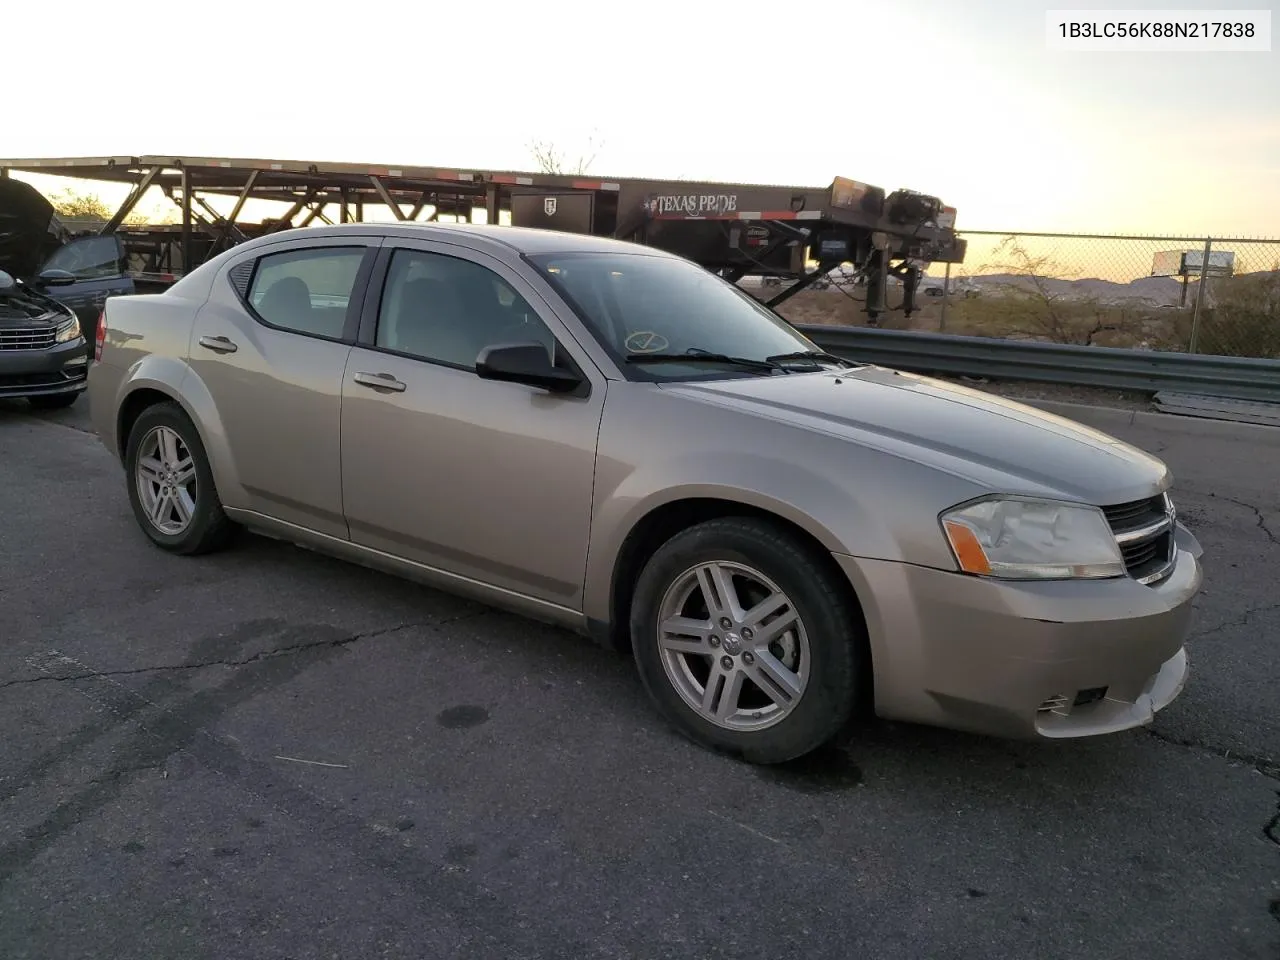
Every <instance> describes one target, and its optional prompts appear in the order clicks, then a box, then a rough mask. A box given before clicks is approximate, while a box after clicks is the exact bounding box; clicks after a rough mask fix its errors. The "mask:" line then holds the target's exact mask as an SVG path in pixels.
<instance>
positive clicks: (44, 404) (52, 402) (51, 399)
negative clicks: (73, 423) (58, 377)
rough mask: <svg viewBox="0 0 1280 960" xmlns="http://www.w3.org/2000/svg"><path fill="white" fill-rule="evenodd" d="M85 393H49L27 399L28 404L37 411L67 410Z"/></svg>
mask: <svg viewBox="0 0 1280 960" xmlns="http://www.w3.org/2000/svg"><path fill="white" fill-rule="evenodd" d="M82 392H83V391H76V392H75V393H47V394H44V395H42V396H38V397H27V403H29V404H31V406H32V407H34V408H35V409H36V410H65V409H66V408H67V407H69V406H71V405H72V404H73V403H75V402H76V401H77V400H79V399H80V394H81V393H82Z"/></svg>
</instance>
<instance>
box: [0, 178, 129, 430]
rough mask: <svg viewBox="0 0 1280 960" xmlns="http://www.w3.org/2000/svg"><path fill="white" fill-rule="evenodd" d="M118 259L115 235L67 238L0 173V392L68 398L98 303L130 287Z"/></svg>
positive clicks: (84, 364)
mask: <svg viewBox="0 0 1280 960" xmlns="http://www.w3.org/2000/svg"><path fill="white" fill-rule="evenodd" d="M122 262H123V256H122V252H121V243H120V240H119V239H118V238H117V237H115V236H111V235H108V236H90V237H81V238H71V237H70V235H69V234H68V233H67V231H66V230H65V229H64V228H63V226H62V225H61V223H60V222H59V221H58V218H57V216H56V215H55V213H54V209H53V206H52V204H50V203H49V201H48V200H47V199H45V197H44V196H42V195H41V194H40V192H39V191H38V190H36V189H35V188H34V187H32V186H31V185H30V184H28V183H24V182H23V181H20V180H13V179H8V178H5V179H0V398H11V397H24V398H26V399H27V400H29V401H30V402H31V404H32V405H33V406H37V407H44V408H50V407H65V406H69V405H70V404H72V403H74V402H75V401H76V398H77V397H78V396H79V395H80V394H81V393H83V392H84V389H85V386H86V384H87V371H88V366H89V352H90V346H89V344H90V343H91V342H92V339H93V331H94V330H95V328H96V326H97V320H98V316H99V314H100V313H101V311H102V304H103V303H104V302H105V301H106V298H107V296H110V295H112V294H116V293H134V292H136V291H135V289H134V286H133V284H132V282H131V281H130V280H129V278H128V277H127V276H125V275H123V270H122Z"/></svg>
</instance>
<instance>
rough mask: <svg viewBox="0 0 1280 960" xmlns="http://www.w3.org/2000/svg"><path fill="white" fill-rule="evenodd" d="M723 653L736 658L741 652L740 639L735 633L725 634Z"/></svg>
mask: <svg viewBox="0 0 1280 960" xmlns="http://www.w3.org/2000/svg"><path fill="white" fill-rule="evenodd" d="M724 652H725V653H727V654H729V656H731V657H736V656H737V655H738V654H739V653H741V652H742V638H741V637H740V636H738V635H737V634H736V633H726V634H725V635H724Z"/></svg>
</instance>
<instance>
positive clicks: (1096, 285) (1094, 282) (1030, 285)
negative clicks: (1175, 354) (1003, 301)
mask: <svg viewBox="0 0 1280 960" xmlns="http://www.w3.org/2000/svg"><path fill="white" fill-rule="evenodd" d="M1240 276H1250V277H1261V276H1274V277H1276V278H1277V279H1278V280H1280V271H1274V270H1266V271H1258V272H1255V273H1250V274H1241V275H1240ZM968 280H969V281H970V282H971V283H972V284H973V285H974V286H976V287H977V288H978V289H979V290H980V291H982V292H983V293H985V294H990V295H997V296H998V295H999V292H1000V290H1001V289H1002V288H1005V289H1008V288H1013V289H1015V290H1026V291H1031V290H1035V289H1041V290H1043V291H1044V292H1045V293H1046V294H1047V295H1049V296H1051V297H1061V298H1063V299H1070V300H1097V301H1099V302H1100V303H1107V304H1116V305H1120V304H1124V303H1133V304H1134V305H1138V304H1143V305H1147V306H1161V307H1176V306H1177V305H1178V303H1179V301H1180V300H1181V297H1182V282H1181V281H1180V280H1178V279H1176V278H1174V277H1139V278H1138V279H1136V280H1131V281H1130V282H1129V283H1115V282H1114V281H1111V280H1098V279H1095V278H1088V279H1081V280H1059V279H1056V278H1053V277H1040V278H1038V280H1033V279H1032V278H1031V277H1028V276H1025V275H1021V274H1013V273H987V274H979V275H976V276H971V277H969V278H968ZM1198 286H1199V281H1198V280H1194V279H1193V280H1191V281H1190V282H1188V284H1187V303H1188V304H1190V303H1193V302H1194V298H1195V295H1196V288H1197V287H1198ZM1209 289H1210V290H1212V289H1213V288H1212V286H1210V288H1209Z"/></svg>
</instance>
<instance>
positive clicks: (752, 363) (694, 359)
mask: <svg viewBox="0 0 1280 960" xmlns="http://www.w3.org/2000/svg"><path fill="white" fill-rule="evenodd" d="M627 363H728V364H732V365H733V366H735V367H742V368H744V369H746V370H759V371H761V372H762V373H763V372H768V373H772V372H773V371H775V370H785V368H784V367H782V366H781V365H779V364H777V363H775V362H774V361H773V359H772V358H770V359H768V360H753V359H751V358H750V357H731V356H729V355H728V354H727V353H712V352H711V351H710V350H703V349H701V348H699V347H690V348H689V350H688V351H687V352H685V353H632V354H628V355H627Z"/></svg>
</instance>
